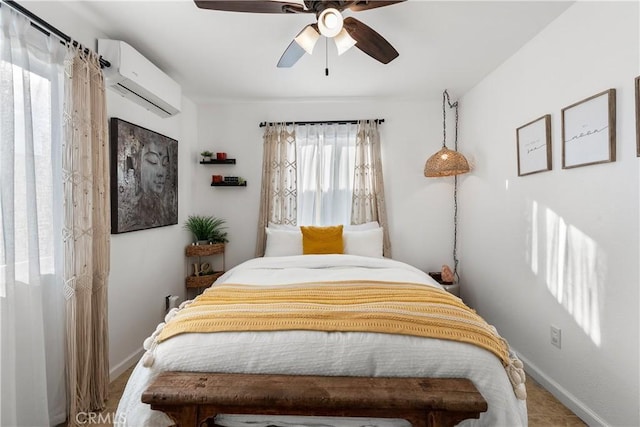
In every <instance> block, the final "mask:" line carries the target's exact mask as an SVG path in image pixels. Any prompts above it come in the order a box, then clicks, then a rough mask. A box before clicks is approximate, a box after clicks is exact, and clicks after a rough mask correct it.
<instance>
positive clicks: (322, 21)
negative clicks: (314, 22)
mask: <svg viewBox="0 0 640 427" xmlns="http://www.w3.org/2000/svg"><path fill="white" fill-rule="evenodd" d="M342 22H343V18H342V13H340V11H339V10H338V9H335V8H333V7H328V8H326V9H325V10H323V11H322V12H320V15H318V28H319V29H320V34H322V35H323V36H325V37H335V36H337V35H338V33H340V31H342Z"/></svg>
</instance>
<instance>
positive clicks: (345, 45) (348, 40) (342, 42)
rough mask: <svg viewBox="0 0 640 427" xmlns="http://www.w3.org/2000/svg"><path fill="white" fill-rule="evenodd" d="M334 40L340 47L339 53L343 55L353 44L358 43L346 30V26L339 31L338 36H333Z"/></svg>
mask: <svg viewBox="0 0 640 427" xmlns="http://www.w3.org/2000/svg"><path fill="white" fill-rule="evenodd" d="M333 40H335V42H336V47H337V48H338V55H342V54H343V53H345V52H346V51H348V50H349V49H351V48H352V47H353V46H355V44H356V43H357V42H356V41H355V40H354V39H353V37H351V36H350V35H349V33H348V32H347V30H345V29H344V28H343V29H342V31H340V32H339V33H338V35H337V36H335V37H334V38H333Z"/></svg>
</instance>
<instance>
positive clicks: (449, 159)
mask: <svg viewBox="0 0 640 427" xmlns="http://www.w3.org/2000/svg"><path fill="white" fill-rule="evenodd" d="M446 103H448V104H449V108H455V110H456V133H455V142H454V150H450V149H448V148H447V109H446ZM442 117H443V121H442V129H443V139H442V149H441V150H440V151H438V152H437V153H436V154H434V155H433V156H431V157H429V158H428V159H427V163H426V164H425V165H424V176H426V177H428V178H437V177H440V176H452V175H460V174H463V173H467V172H469V162H467V159H466V158H465V157H464V156H463V155H462V154H460V153H459V152H457V151H455V150H456V149H457V148H458V101H456V102H454V103H453V104H452V103H451V101H450V100H449V93H448V92H447V91H446V90H445V91H444V92H443V94H442Z"/></svg>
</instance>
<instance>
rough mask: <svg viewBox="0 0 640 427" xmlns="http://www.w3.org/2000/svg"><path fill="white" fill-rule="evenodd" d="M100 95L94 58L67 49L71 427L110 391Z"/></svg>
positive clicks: (106, 213)
mask: <svg viewBox="0 0 640 427" xmlns="http://www.w3.org/2000/svg"><path fill="white" fill-rule="evenodd" d="M104 92H105V88H104V80H103V75H102V70H101V69H100V64H99V62H98V57H97V55H96V54H95V53H93V52H89V53H85V52H84V50H83V49H82V48H72V47H69V53H68V56H67V58H66V60H65V101H64V123H63V135H64V136H63V138H64V148H63V160H62V168H63V176H64V180H63V190H64V230H63V233H64V259H65V261H64V262H65V266H64V278H65V290H64V293H65V298H66V308H67V312H66V325H67V331H66V335H67V353H66V358H67V360H66V364H67V382H68V384H67V387H68V388H67V389H68V393H69V396H68V405H69V414H68V417H69V418H68V422H69V425H76V424H77V423H78V420H77V419H76V415H77V414H78V413H79V412H88V411H92V410H99V409H103V408H104V406H105V400H106V398H107V390H108V385H109V374H108V372H109V367H108V335H107V278H108V274H109V242H110V234H109V233H110V230H109V224H110V206H109V193H108V188H109V151H108V143H107V115H106V101H105V93H104ZM78 418H80V420H81V421H82V417H78Z"/></svg>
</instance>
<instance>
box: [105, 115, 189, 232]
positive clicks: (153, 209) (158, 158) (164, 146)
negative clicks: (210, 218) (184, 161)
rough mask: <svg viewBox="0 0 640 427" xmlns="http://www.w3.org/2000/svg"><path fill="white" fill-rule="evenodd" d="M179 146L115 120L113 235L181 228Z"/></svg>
mask: <svg viewBox="0 0 640 427" xmlns="http://www.w3.org/2000/svg"><path fill="white" fill-rule="evenodd" d="M177 143H178V141H176V140H173V139H171V138H168V137H166V136H163V135H160V134H158V133H156V132H153V131H150V130H148V129H144V128H142V127H139V126H136V125H134V124H131V123H128V122H125V121H124V120H120V119H111V144H112V160H114V159H115V162H114V163H115V165H113V166H112V177H111V180H112V193H111V197H112V200H111V204H112V215H111V216H112V218H111V229H112V232H113V233H123V232H127V231H136V230H144V229H147V228H153V227H161V226H165V225H171V224H177V219H178V218H177V216H178V194H177V193H178V187H177V180H178V178H177V176H178V169H177V168H178V165H177V163H178V151H177Z"/></svg>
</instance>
